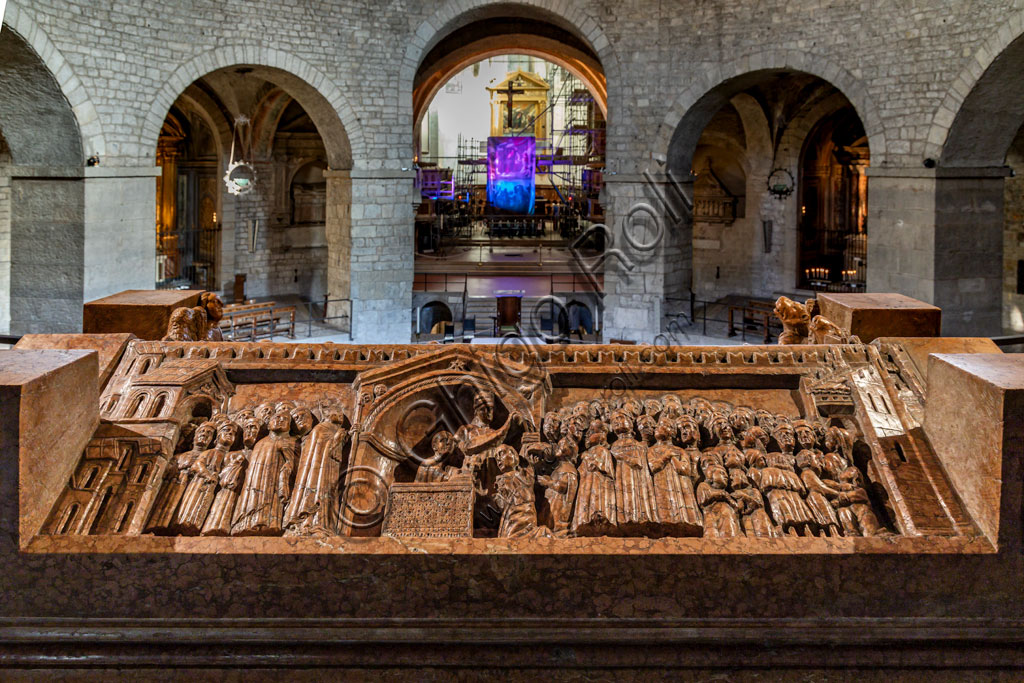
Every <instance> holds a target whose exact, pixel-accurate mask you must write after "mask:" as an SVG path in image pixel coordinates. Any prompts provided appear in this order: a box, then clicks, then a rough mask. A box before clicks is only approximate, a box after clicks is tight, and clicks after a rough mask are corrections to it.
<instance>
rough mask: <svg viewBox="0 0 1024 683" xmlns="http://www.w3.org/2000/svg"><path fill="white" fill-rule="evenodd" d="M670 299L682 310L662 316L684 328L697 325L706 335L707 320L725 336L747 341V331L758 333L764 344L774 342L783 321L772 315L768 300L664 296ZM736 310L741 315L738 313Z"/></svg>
mask: <svg viewBox="0 0 1024 683" xmlns="http://www.w3.org/2000/svg"><path fill="white" fill-rule="evenodd" d="M671 302H676V304H677V306H678V307H680V308H682V309H683V310H676V311H666V312H665V313H664V314H663V315H664V317H666V318H670V319H673V320H675V321H676V323H677V324H678V325H680V326H681V327H684V328H694V327H699V328H700V330H701V334H702V335H703V336H705V337H706V336H709V335H708V323H711V324H712V325H720V326H721V330H722V331H723V332H724V333H725V336H727V337H734V336H736V335H737V334H739V335H740V336H741V338H742V339H743V341H746V340H747V333H748V332H757V333H758V334H759V336H760V338H761V339H760V340H761V341H762V343H765V344H771V343H773V342H772V334H773V333H774V332H779V331H781V330H782V323H780V322H779V321H778V320H777V319H776V318H775V315H774V313H773V311H771V310H769V309H768V306H769V303H768V302H767V301H765V302H762V301H757V300H755V299H748V300H747V301H746V302H744V303H730V302H729V301H704V300H703V299H698V298H697V297H696V296H695V295H694V294H693V293H692V292H691V293H690V296H689V297H688V298H679V297H665V303H666V305H667V304H669V303H671ZM737 313H739V314H740V315H739V316H737V315H736V314H737ZM737 318H738V319H737ZM711 336H714V335H711Z"/></svg>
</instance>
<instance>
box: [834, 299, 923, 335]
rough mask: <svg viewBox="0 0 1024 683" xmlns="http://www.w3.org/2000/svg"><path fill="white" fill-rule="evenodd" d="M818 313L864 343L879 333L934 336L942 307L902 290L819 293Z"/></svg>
mask: <svg viewBox="0 0 1024 683" xmlns="http://www.w3.org/2000/svg"><path fill="white" fill-rule="evenodd" d="M818 305H819V306H820V308H821V315H823V316H824V317H826V318H828V319H829V320H831V321H832V322H834V323H835V324H836V325H838V326H839V327H841V328H842V329H843V331H844V332H846V333H847V334H853V335H856V336H858V337H860V340H861V341H862V342H864V343H865V344H867V343H868V342H870V341H872V340H874V339H877V338H878V337H937V336H939V334H940V330H941V326H942V309H940V308H937V307H935V306H932V305H931V304H927V303H925V302H923V301H918V300H917V299H912V298H910V297H909V296H904V295H903V294H891V293H888V294H824V293H822V294H818Z"/></svg>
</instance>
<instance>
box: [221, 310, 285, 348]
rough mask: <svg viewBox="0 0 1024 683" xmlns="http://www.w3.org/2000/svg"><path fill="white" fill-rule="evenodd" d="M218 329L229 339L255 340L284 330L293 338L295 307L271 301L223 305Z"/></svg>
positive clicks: (281, 332) (282, 332)
mask: <svg viewBox="0 0 1024 683" xmlns="http://www.w3.org/2000/svg"><path fill="white" fill-rule="evenodd" d="M220 329H221V333H222V334H223V335H224V339H225V340H230V341H256V340H257V339H259V338H261V337H273V336H275V335H278V334H284V333H285V331H286V330H287V333H288V337H289V338H291V339H294V338H295V307H294V306H276V305H274V302H272V301H271V302H265V303H262V304H238V305H235V306H233V307H231V308H229V307H227V306H225V307H224V317H223V318H221V321H220Z"/></svg>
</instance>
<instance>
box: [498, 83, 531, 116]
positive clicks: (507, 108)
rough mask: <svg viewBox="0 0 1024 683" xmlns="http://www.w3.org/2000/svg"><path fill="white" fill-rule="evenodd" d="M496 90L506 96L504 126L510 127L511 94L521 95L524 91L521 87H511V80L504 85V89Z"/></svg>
mask: <svg viewBox="0 0 1024 683" xmlns="http://www.w3.org/2000/svg"><path fill="white" fill-rule="evenodd" d="M498 92H500V93H502V94H504V95H505V96H507V97H508V102H507V104H506V105H505V127H506V128H511V127H512V96H513V95H522V94H523V93H525V92H526V91H525V90H523V89H522V88H513V87H512V81H509V82H508V85H507V86H506V87H505V89H504V90H499V91H498Z"/></svg>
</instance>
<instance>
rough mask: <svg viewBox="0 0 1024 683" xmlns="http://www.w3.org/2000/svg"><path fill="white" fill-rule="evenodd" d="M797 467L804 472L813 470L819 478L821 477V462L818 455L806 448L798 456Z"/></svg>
mask: <svg viewBox="0 0 1024 683" xmlns="http://www.w3.org/2000/svg"><path fill="white" fill-rule="evenodd" d="M796 466H797V467H799V468H800V469H802V470H811V471H812V472H814V473H815V474H817V475H818V476H819V477H820V476H821V462H820V460H819V459H818V454H817V453H815V452H814V451H812V450H810V449H807V448H804V449H802V450H801V451H800V452H799V453H797V454H796Z"/></svg>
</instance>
